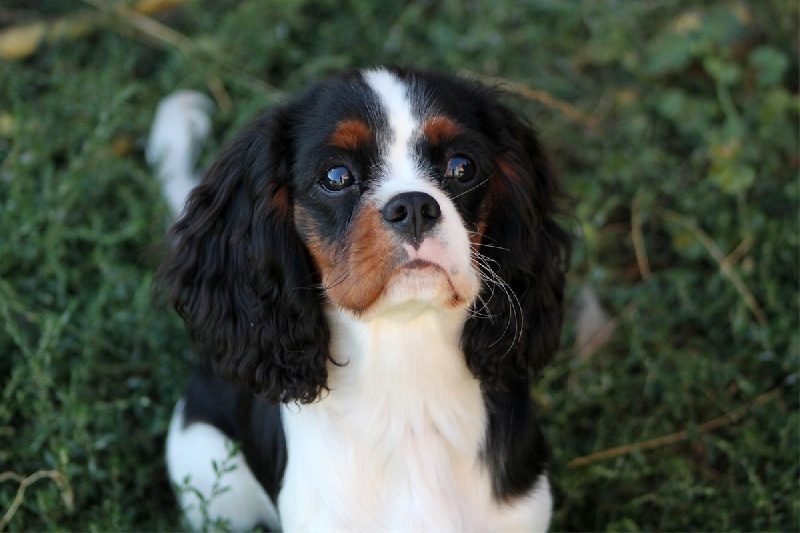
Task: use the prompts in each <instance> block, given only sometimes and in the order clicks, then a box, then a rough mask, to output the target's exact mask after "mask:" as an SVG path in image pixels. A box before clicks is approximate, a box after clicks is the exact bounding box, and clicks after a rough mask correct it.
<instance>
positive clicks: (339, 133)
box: [328, 120, 372, 150]
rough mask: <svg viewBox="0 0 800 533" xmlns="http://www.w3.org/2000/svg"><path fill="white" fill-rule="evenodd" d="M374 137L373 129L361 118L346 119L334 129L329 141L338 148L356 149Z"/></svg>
mask: <svg viewBox="0 0 800 533" xmlns="http://www.w3.org/2000/svg"><path fill="white" fill-rule="evenodd" d="M371 139H372V130H371V129H370V127H369V126H368V125H367V124H366V123H365V122H362V121H360V120H345V121H344V122H341V123H340V124H339V125H338V126H336V129H335V130H333V134H332V135H331V137H330V139H329V140H328V142H329V143H330V144H331V145H332V146H335V147H337V148H343V149H345V150H355V149H357V148H359V147H361V146H363V145H365V144H367V143H368V142H369V141H370V140H371Z"/></svg>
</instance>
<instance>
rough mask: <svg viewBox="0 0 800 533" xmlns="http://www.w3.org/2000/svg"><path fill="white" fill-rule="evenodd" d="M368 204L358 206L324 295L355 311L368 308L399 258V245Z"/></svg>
mask: <svg viewBox="0 0 800 533" xmlns="http://www.w3.org/2000/svg"><path fill="white" fill-rule="evenodd" d="M381 218H382V217H381V214H380V212H379V211H378V210H377V209H375V208H374V207H372V206H364V207H362V208H361V209H359V211H358V213H357V214H356V216H355V218H354V220H353V223H352V225H351V230H350V234H349V235H348V237H347V243H346V249H345V250H344V251H343V253H342V254H341V256H338V255H337V261H336V262H335V263H334V265H333V268H332V269H331V282H332V284H329V288H328V295H329V296H330V298H331V300H333V302H334V303H336V304H338V305H339V306H341V307H344V308H346V309H350V310H351V311H354V312H356V313H363V312H364V311H366V310H368V309H369V308H370V307H371V306H372V305H373V304H374V303H375V301H376V300H377V299H378V298H379V297H380V295H381V294H382V293H383V291H384V289H385V288H386V283H387V282H388V281H389V279H390V278H391V275H392V272H393V271H394V269H395V267H396V265H397V263H398V262H399V257H398V250H399V247H398V246H397V244H396V243H395V239H394V237H393V236H392V235H391V234H390V233H389V231H388V230H387V229H386V228H385V227H384V225H383V223H382V222H381Z"/></svg>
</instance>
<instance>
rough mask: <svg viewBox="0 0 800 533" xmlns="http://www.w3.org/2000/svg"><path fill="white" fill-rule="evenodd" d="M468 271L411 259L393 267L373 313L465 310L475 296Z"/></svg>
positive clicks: (472, 281) (475, 284)
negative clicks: (447, 268) (446, 268)
mask: <svg viewBox="0 0 800 533" xmlns="http://www.w3.org/2000/svg"><path fill="white" fill-rule="evenodd" d="M471 274H472V273H471V272H460V271H459V270H458V269H457V268H455V267H451V268H450V269H449V270H445V268H444V267H442V266H441V265H439V264H436V263H434V262H431V261H425V260H422V259H414V260H411V261H408V262H406V263H404V264H402V265H400V266H399V267H397V268H396V269H395V270H394V272H393V273H392V275H391V277H390V279H389V281H388V282H387V284H386V288H385V290H384V294H383V297H382V298H381V299H380V301H379V302H377V305H376V306H375V311H376V312H405V313H408V312H421V311H424V310H430V309H433V310H437V309H438V310H443V311H451V310H456V309H465V308H467V307H468V306H469V305H470V304H471V303H472V301H473V300H474V299H475V298H476V297H477V292H478V286H477V285H478V284H477V280H473V279H472V278H473V277H474V276H473V275H471Z"/></svg>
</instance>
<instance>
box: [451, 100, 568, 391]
mask: <svg viewBox="0 0 800 533" xmlns="http://www.w3.org/2000/svg"><path fill="white" fill-rule="evenodd" d="M488 107H489V108H488V110H485V117H484V118H485V121H484V122H485V126H486V128H487V132H491V136H490V138H492V139H496V142H495V156H494V157H495V165H496V171H495V174H494V176H493V177H492V178H491V180H490V189H489V191H488V195H489V196H488V200H487V202H488V208H487V210H486V211H487V217H486V226H485V229H484V231H483V238H482V245H481V248H480V253H481V255H483V256H484V257H486V258H488V259H486V260H484V261H483V263H484V265H485V266H487V267H491V268H492V269H493V270H494V273H495V275H494V276H492V277H494V278H495V279H496V280H497V283H492V282H491V281H490V282H489V283H488V284H487V286H485V287H484V289H483V293H482V296H481V297H482V300H483V302H485V304H486V309H483V310H482V311H483V312H479V313H476V314H475V316H473V317H471V318H470V319H469V320H468V321H467V324H466V326H465V329H464V332H463V334H462V346H463V348H464V350H465V352H466V354H467V361H468V364H469V366H470V369H471V370H472V372H473V373H474V374H475V375H476V376H478V377H481V378H482V379H484V380H485V381H488V382H495V381H496V380H498V379H499V380H503V379H505V378H507V377H514V376H525V375H527V373H528V372H529V371H534V372H537V371H539V370H540V369H541V368H542V367H543V366H544V365H545V364H547V363H548V362H549V361H550V360H551V359H552V357H553V355H554V354H555V352H556V351H557V350H558V346H559V340H560V337H561V324H562V319H563V298H564V272H565V270H566V266H567V263H568V261H569V252H570V237H569V234H568V233H567V232H566V231H565V230H564V229H563V228H562V227H561V226H559V224H558V223H557V222H556V219H555V217H556V216H557V215H558V214H559V203H560V202H561V201H562V200H563V198H562V197H563V193H562V191H561V189H560V186H559V183H558V181H557V179H556V177H555V175H554V174H553V172H552V169H551V167H550V164H549V163H548V161H547V158H546V157H545V155H544V153H543V151H542V148H541V146H540V144H539V141H538V140H537V138H536V135H535V133H534V132H533V130H532V129H531V128H530V126H528V125H527V124H525V123H524V122H522V121H521V120H520V119H519V118H517V116H516V115H515V114H514V112H513V111H511V110H510V109H509V108H508V107H506V106H505V105H503V104H500V103H497V101H496V99H492V100H491V101H490V103H489V104H488ZM490 128H491V129H490ZM500 280H502V283H504V284H505V287H501V286H498V283H500ZM479 305H482V304H480V303H479ZM486 311H488V314H489V315H490V316H491V318H487V317H485V316H478V315H484V314H486Z"/></svg>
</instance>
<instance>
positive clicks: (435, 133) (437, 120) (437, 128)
mask: <svg viewBox="0 0 800 533" xmlns="http://www.w3.org/2000/svg"><path fill="white" fill-rule="evenodd" d="M422 131H423V133H424V134H425V137H426V138H427V139H428V141H430V142H431V144H434V145H436V144H442V143H445V142H447V141H449V140H450V139H452V138H453V137H455V136H457V135H459V134H461V133H463V132H464V128H462V127H461V125H459V124H458V123H456V122H454V121H452V120H451V119H449V118H447V117H445V116H442V115H436V116H433V117H429V118H428V119H426V120H425V123H424V124H423V125H422Z"/></svg>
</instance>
